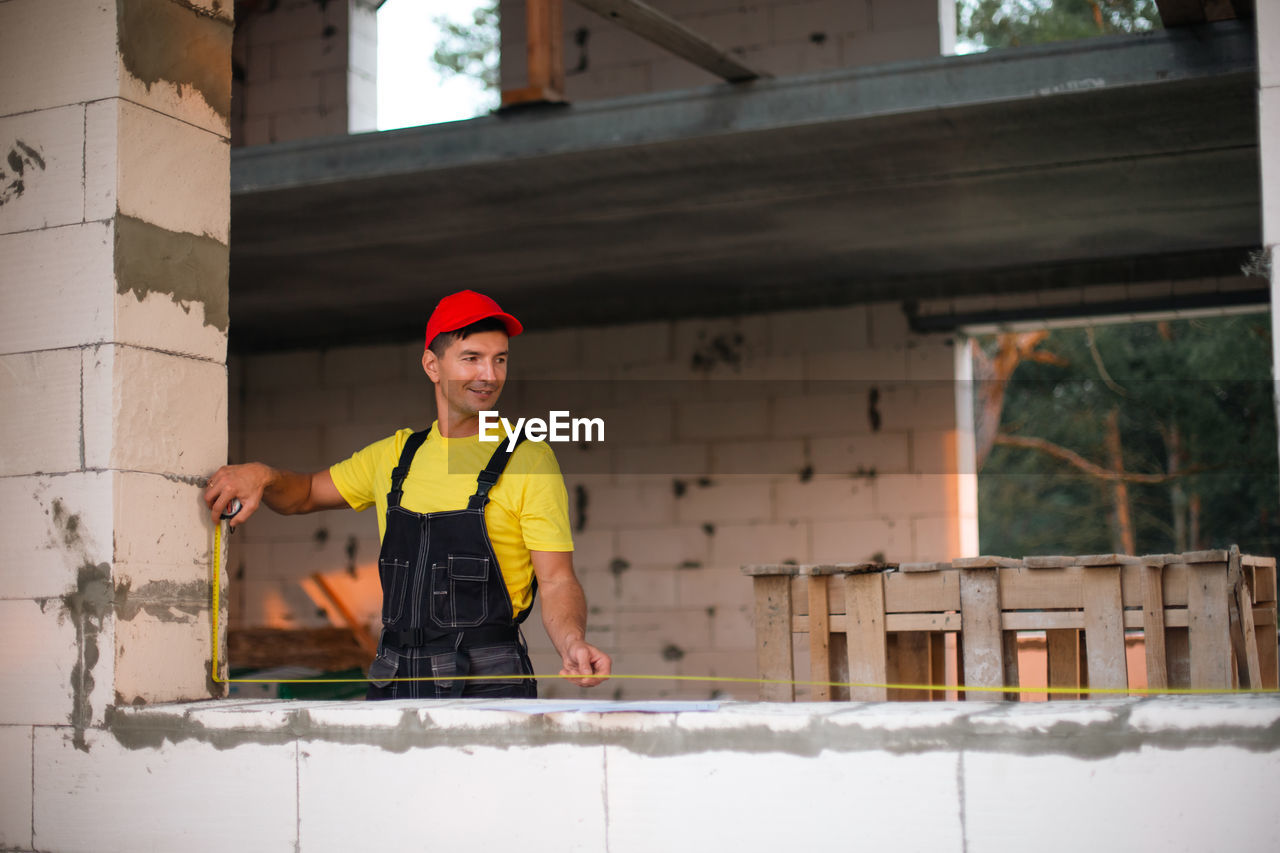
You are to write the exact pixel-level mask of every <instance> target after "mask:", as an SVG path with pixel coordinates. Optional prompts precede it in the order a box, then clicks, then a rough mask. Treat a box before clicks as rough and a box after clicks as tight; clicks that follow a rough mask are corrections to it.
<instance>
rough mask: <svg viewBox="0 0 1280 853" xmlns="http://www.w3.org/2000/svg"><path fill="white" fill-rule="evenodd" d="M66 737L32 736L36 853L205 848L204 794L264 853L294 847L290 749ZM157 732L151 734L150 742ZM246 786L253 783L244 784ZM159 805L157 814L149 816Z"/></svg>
mask: <svg viewBox="0 0 1280 853" xmlns="http://www.w3.org/2000/svg"><path fill="white" fill-rule="evenodd" d="M66 732H67V730H66V729H38V730H37V731H36V737H35V752H36V766H37V767H38V768H39V769H38V771H37V773H36V785H35V788H36V789H35V843H36V847H37V848H39V849H43V850H67V851H78V850H92V851H98V853H111V851H136V850H138V849H139V846H140V844H141V845H143V846H148V847H150V848H152V849H156V850H199V849H204V848H207V847H210V846H214V845H212V844H211V843H210V840H209V838H208V834H207V833H208V829H209V826H210V821H211V820H212V817H211V816H210V814H209V792H210V791H211V790H216V791H220V792H221V793H219V794H218V800H219V802H220V803H221V804H222V805H223V806H225V807H226V808H227V809H228V811H227V812H226V814H234V815H236V831H237V832H238V833H243V834H244V837H245V838H252V839H253V842H252V844H253V846H256V847H259V848H260V849H263V850H287V849H293V848H294V842H295V841H296V835H297V808H296V802H297V782H296V780H297V775H296V762H297V758H296V752H297V749H296V747H295V745H294V744H292V743H285V744H279V745H274V746H263V745H259V744H245V745H243V746H237V747H234V748H230V749H215V748H214V747H213V746H212V745H210V744H207V743H202V742H200V741H199V740H194V739H193V740H184V741H181V742H180V743H171V742H168V741H164V740H163V739H162V738H159V737H158V738H157V745H156V746H154V747H152V746H148V747H143V748H132V749H131V748H129V747H127V746H123V745H121V744H120V743H119V742H118V741H117V740H116V739H115V738H114V737H113V736H112V735H110V734H107V733H104V732H97V731H89V732H86V733H85V741H86V746H87V749H85V750H80V749H76V747H75V746H74V745H73V744H72V743H71V739H70V737H69V736H68V735H67V734H66ZM159 734H160V733H159V732H157V735H159ZM246 780H252V784H247V783H246ZM157 804H163V807H157Z"/></svg>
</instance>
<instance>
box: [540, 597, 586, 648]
mask: <svg viewBox="0 0 1280 853" xmlns="http://www.w3.org/2000/svg"><path fill="white" fill-rule="evenodd" d="M541 592H542V625H543V627H544V628H546V631H547V637H549V638H550V640H551V644H552V645H553V646H555V647H556V651H557V652H559V653H560V655H562V656H563V655H565V654H566V653H567V651H568V649H569V647H570V645H572V644H573V643H574V642H581V641H584V640H586V633H587V597H586V595H584V594H583V592H582V585H581V584H579V583H578V581H577V579H576V578H572V577H571V578H568V579H565V580H558V581H556V582H555V583H549V584H544V585H543V586H542V587H541Z"/></svg>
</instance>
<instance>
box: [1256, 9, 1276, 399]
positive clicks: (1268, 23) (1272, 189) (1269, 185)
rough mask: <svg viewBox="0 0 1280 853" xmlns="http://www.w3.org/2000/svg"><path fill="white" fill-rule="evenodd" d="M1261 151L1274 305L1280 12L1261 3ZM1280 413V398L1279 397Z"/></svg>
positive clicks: (1266, 242) (1264, 225)
mask: <svg viewBox="0 0 1280 853" xmlns="http://www.w3.org/2000/svg"><path fill="white" fill-rule="evenodd" d="M1258 7H1259V8H1258V10H1257V29H1258V151H1259V158H1258V159H1259V162H1260V163H1261V170H1262V172H1261V177H1262V182H1261V183H1262V246H1263V251H1264V252H1265V257H1266V259H1267V261H1268V265H1269V267H1270V273H1271V304H1272V305H1275V304H1277V300H1278V299H1280V270H1278V269H1277V261H1276V257H1277V255H1280V250H1278V247H1280V46H1277V38H1280V8H1276V4H1275V3H1259V4H1258ZM1271 331H1272V335H1271V337H1272V340H1278V339H1277V338H1276V334H1277V333H1278V332H1280V311H1272V312H1271ZM1272 375H1273V376H1280V347H1272ZM1276 406H1277V407H1278V408H1277V410H1278V411H1280V394H1278V395H1276Z"/></svg>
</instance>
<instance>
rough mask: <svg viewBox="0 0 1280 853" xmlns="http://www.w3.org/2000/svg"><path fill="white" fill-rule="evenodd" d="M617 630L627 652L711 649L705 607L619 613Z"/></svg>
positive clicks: (621, 647)
mask: <svg viewBox="0 0 1280 853" xmlns="http://www.w3.org/2000/svg"><path fill="white" fill-rule="evenodd" d="M693 571H696V570H693ZM614 631H615V632H616V636H617V643H618V648H619V649H624V650H626V651H627V652H628V653H632V652H651V653H653V654H662V653H663V651H664V650H665V649H666V648H667V647H668V646H676V647H677V648H679V649H680V650H681V651H690V650H693V649H709V648H711V620H710V617H709V616H708V615H707V612H706V608H704V607H695V608H687V607H685V608H679V609H663V610H653V611H649V612H644V613H633V612H623V613H619V614H617V616H616V617H615V619H614Z"/></svg>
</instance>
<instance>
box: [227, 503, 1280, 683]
mask: <svg viewBox="0 0 1280 853" xmlns="http://www.w3.org/2000/svg"><path fill="white" fill-rule="evenodd" d="M221 566H222V523H221V522H219V523H218V525H217V526H215V527H214V529H213V681H214V683H216V684H367V683H368V681H369V680H368V679H367V678H222V677H221V670H220V669H219V667H218V646H219V637H218V617H219V615H220V612H221V611H220V608H221V604H222V600H221V589H222V568H221ZM520 677H521V678H534V679H539V680H542V679H559V680H568V679H571V678H581V677H582V676H574V675H560V674H556V675H526V676H520ZM511 678H512V676H511V675H428V676H420V677H415V678H389V679H387V681H389V682H390V681H510V680H511ZM608 680H610V681H617V680H629V681H696V682H701V683H714V684H776V685H791V686H795V687H850V688H852V687H864V688H871V689H877V690H922V691H930V692H946V691H951V690H955V691H958V692H961V693H1018V694H1021V693H1045V694H1049V695H1067V694H1075V695H1079V694H1082V693H1085V694H1088V695H1090V696H1158V695H1159V696H1206V695H1224V694H1238V693H1275V692H1277V691H1276V690H1275V689H1272V688H1265V687H1257V688H1251V687H1239V688H1222V689H1214V688H1204V687H1003V686H1001V687H969V686H965V685H956V684H889V683H885V684H881V683H876V682H866V681H797V680H791V679H782V678H743V677H735V676H716V675H610V676H608Z"/></svg>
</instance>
